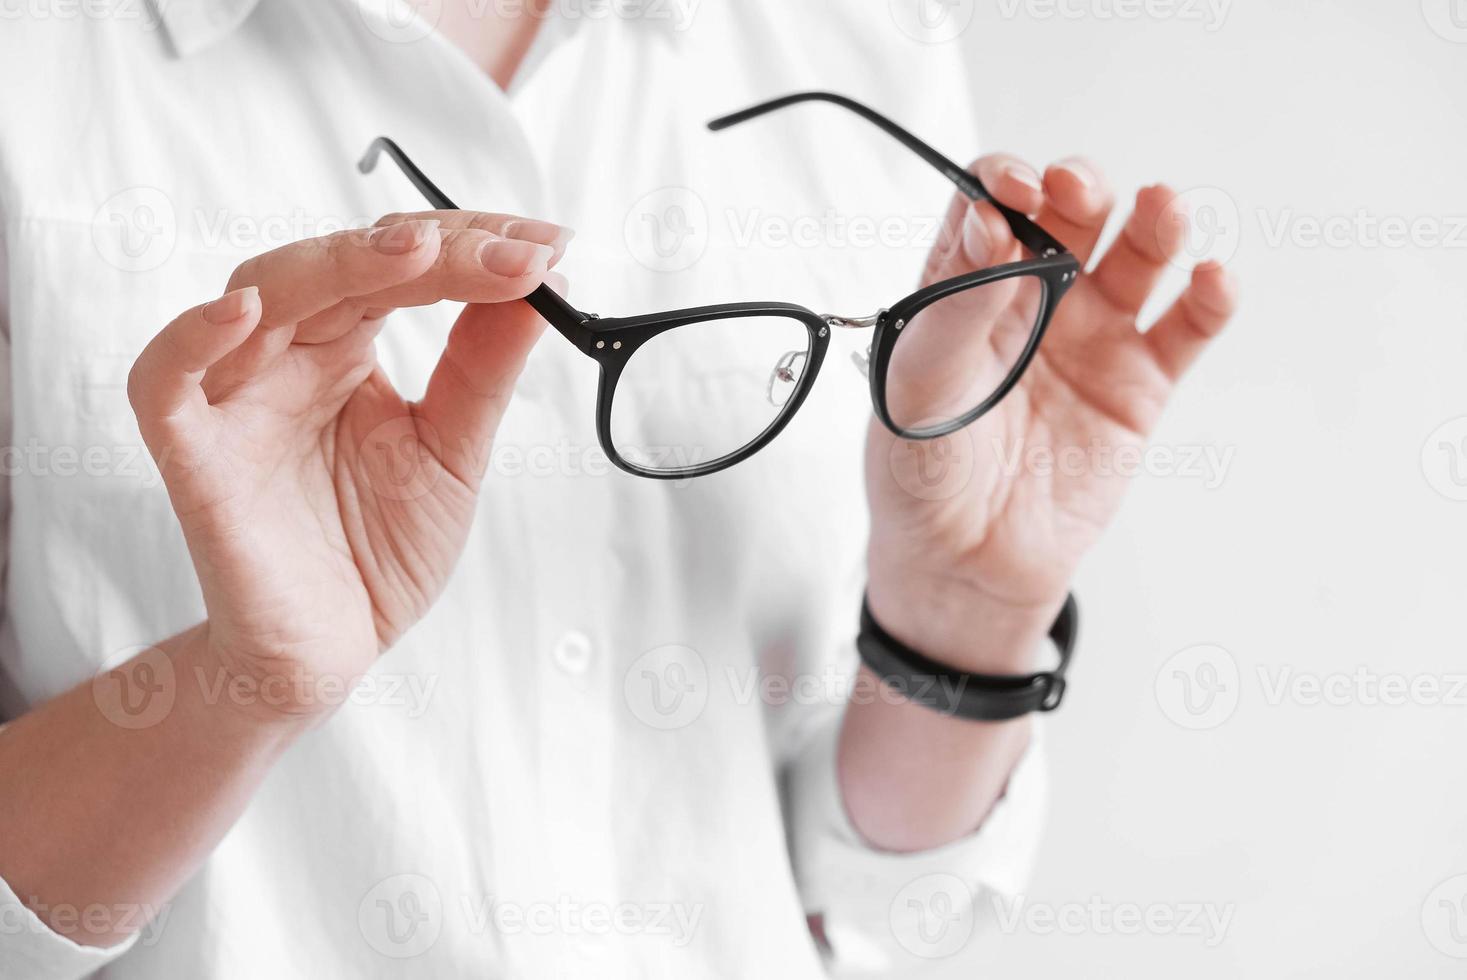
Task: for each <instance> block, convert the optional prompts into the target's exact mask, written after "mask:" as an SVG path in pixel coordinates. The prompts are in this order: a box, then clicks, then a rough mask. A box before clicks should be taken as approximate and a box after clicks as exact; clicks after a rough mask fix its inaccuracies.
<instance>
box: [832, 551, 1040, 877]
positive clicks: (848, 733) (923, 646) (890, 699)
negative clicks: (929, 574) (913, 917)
mask: <svg viewBox="0 0 1467 980" xmlns="http://www.w3.org/2000/svg"><path fill="white" fill-rule="evenodd" d="M878 582H879V579H878V580H876V581H873V583H872V586H873V588H872V591H871V593H870V602H871V606H872V614H873V615H874V616H875V618H876V620H877V621H878V622H879V623H881V624H882V626H883V627H884V628H885V629H886V630H887V631H888V632H890V633H891V634H892V635H893V636H895V637H896V638H897V639H899V640H901V641H902V642H903V643H905V644H907V645H909V646H911V647H912V648H914V649H918V650H921V651H922V652H923V653H924V654H926V655H927V656H930V657H932V658H933V659H935V660H938V661H940V662H942V663H944V664H948V665H950V666H953V667H956V668H958V669H961V670H965V671H971V672H977V673H991V674H1019V673H1028V672H1030V671H1032V670H1034V669H1035V666H1036V665H1035V663H1034V661H1035V659H1036V654H1037V652H1038V651H1039V650H1040V649H1041V647H1042V645H1043V642H1044V636H1045V634H1046V632H1047V627H1048V623H1049V620H1048V619H1046V618H1045V617H1046V616H1049V617H1050V619H1052V615H1051V614H1050V613H1049V612H1048V611H1047V610H1032V611H1027V612H1023V613H1016V612H1015V611H1013V610H1010V609H1000V608H997V607H994V606H989V605H985V604H983V603H981V602H978V601H974V600H972V599H971V598H970V597H966V596H963V597H957V596H954V597H951V598H950V599H947V600H943V599H942V598H940V597H938V596H936V595H934V594H933V593H930V592H927V593H924V594H922V595H921V596H918V595H910V594H907V593H905V592H903V593H902V594H901V595H898V594H897V593H896V592H895V591H894V590H892V589H888V588H886V587H885V586H884V585H878ZM880 683H881V682H880V681H879V680H878V678H877V677H876V675H875V674H874V673H872V672H871V670H870V669H869V668H867V667H865V666H862V668H861V674H860V678H859V680H858V683H857V687H856V691H857V692H858V694H860V695H861V696H857V697H853V698H852V701H851V703H850V704H849V705H848V706H847V708H846V715H845V721H844V723H843V727H842V729H841V735H840V747H839V752H838V756H837V765H838V769H839V778H840V786H841V793H842V796H843V799H844V802H845V806H846V812H847V814H848V816H849V817H850V820H851V823H852V824H853V825H854V826H855V828H856V830H857V831H859V832H860V834H861V835H862V836H863V837H864V838H865V839H866V841H867V842H868V843H870V844H871V845H872V846H874V847H877V848H880V849H883V850H890V851H921V850H927V849H930V848H934V847H939V846H941V845H943V844H947V843H949V842H951V841H954V840H957V839H959V838H961V837H965V836H967V835H969V834H971V833H973V832H974V831H976V830H977V829H978V828H979V826H980V825H981V824H982V823H983V821H984V818H985V817H987V815H988V813H989V811H990V810H992V809H993V805H994V804H995V803H996V802H997V801H998V800H999V798H1000V797H1002V795H1003V792H1004V788H1005V786H1006V785H1007V783H1008V778H1009V775H1010V773H1012V772H1013V769H1014V766H1015V765H1016V764H1017V763H1018V761H1019V759H1020V758H1021V757H1022V756H1023V754H1024V752H1025V750H1026V749H1027V748H1028V745H1029V739H1030V735H1031V732H1032V721H1031V719H1029V718H1028V717H1024V718H1017V719H1014V720H1012V721H1003V722H976V721H969V720H967V719H964V718H958V717H953V716H951V715H947V714H944V713H942V712H940V711H935V710H933V709H932V708H931V707H927V706H924V705H921V704H914V703H912V702H910V701H907V700H905V699H903V698H900V697H898V696H897V695H896V692H894V691H892V690H890V689H885V690H882V689H880V687H879V685H880ZM876 691H880V696H871V694H872V692H876Z"/></svg>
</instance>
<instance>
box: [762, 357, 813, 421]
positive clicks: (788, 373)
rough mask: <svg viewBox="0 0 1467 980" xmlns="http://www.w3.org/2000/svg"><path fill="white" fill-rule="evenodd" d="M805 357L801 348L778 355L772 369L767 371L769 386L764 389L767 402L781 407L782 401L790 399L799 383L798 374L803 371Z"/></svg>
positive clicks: (782, 405)
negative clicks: (767, 398)
mask: <svg viewBox="0 0 1467 980" xmlns="http://www.w3.org/2000/svg"><path fill="white" fill-rule="evenodd" d="M806 357H807V354H806V352H805V351H802V350H792V351H785V353H784V354H782V355H780V358H779V360H778V361H776V362H775V365H774V370H773V371H770V372H769V387H768V390H767V391H766V394H767V395H768V397H769V404H771V405H773V406H774V407H775V408H783V407H784V403H785V402H787V401H789V400H790V395H792V394H794V393H795V388H796V387H797V386H798V385H799V383H800V375H801V374H803V373H804V371H805V359H806Z"/></svg>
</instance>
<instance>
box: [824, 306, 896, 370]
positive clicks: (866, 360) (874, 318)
mask: <svg viewBox="0 0 1467 980" xmlns="http://www.w3.org/2000/svg"><path fill="white" fill-rule="evenodd" d="M886 313H887V311H886V308H885V307H882V308H881V309H879V310H877V311H876V312H875V313H873V314H871V315H870V316H839V315H837V314H834V313H825V314H822V315H821V317H820V319H821V320H823V321H824V322H825V325H826V326H828V327H831V328H839V329H843V330H863V329H865V328H867V327H874V326H876V325H877V324H878V323H880V322H881V318H882V317H884V316H886ZM871 347H872V345H871V344H867V345H866V350H865V352H864V353H863V352H862V351H858V350H856V351H851V363H852V364H854V365H855V366H856V370H857V371H860V372H861V377H863V378H869V377H871Z"/></svg>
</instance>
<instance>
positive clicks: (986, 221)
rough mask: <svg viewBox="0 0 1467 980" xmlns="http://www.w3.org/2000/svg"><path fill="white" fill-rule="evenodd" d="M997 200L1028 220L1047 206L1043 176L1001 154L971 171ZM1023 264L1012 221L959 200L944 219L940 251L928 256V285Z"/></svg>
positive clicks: (956, 197)
mask: <svg viewBox="0 0 1467 980" xmlns="http://www.w3.org/2000/svg"><path fill="white" fill-rule="evenodd" d="M968 169H969V170H970V171H971V172H972V173H974V174H977V175H978V179H979V180H981V181H982V182H983V186H984V187H986V188H988V192H989V193H990V194H992V195H993V197H994V200H996V201H998V202H999V203H1001V204H1004V205H1006V206H1008V207H1011V208H1013V209H1015V210H1016V211H1023V212H1024V213H1026V214H1028V213H1031V212H1032V211H1034V210H1036V209H1037V208H1038V207H1039V206H1040V205H1041V204H1042V203H1043V201H1044V192H1043V190H1042V188H1041V186H1040V182H1039V175H1038V173H1037V172H1035V170H1034V168H1032V167H1030V166H1029V165H1028V164H1026V163H1024V162H1023V161H1022V160H1020V159H1018V158H1017V157H1014V156H1011V155H1009V154H1006V153H995V154H991V155H989V156H985V157H981V158H979V159H978V160H976V161H974V162H973V164H972V165H971V166H970V167H969V168H968ZM1019 258H1022V252H1021V249H1020V246H1019V243H1018V242H1017V241H1016V240H1015V238H1014V234H1013V231H1012V230H1011V229H1010V228H1009V223H1008V221H1007V219H1005V218H1004V216H1003V215H1002V214H1000V213H999V210H998V209H997V208H995V207H994V206H993V204H992V203H990V202H988V201H974V200H972V199H971V198H969V197H968V196H967V195H965V194H955V195H954V196H953V201H952V203H951V205H949V207H948V210H947V214H946V215H945V216H944V218H943V223H942V231H941V233H940V235H939V236H938V240H937V246H936V247H935V248H933V250H932V251H931V252H930V253H929V254H928V257H927V265H926V267H925V268H924V270H923V282H924V283H933V282H937V281H939V280H942V279H950V278H952V277H953V276H960V275H963V274H964V273H968V272H973V271H975V270H977V269H983V268H987V267H988V266H992V265H1000V264H1002V263H1004V262H1012V261H1015V260H1016V259H1019Z"/></svg>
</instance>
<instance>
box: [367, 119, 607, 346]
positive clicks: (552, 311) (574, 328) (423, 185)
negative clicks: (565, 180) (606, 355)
mask: <svg viewBox="0 0 1467 980" xmlns="http://www.w3.org/2000/svg"><path fill="white" fill-rule="evenodd" d="M383 153H386V154H387V155H388V156H389V157H391V158H392V162H393V163H395V164H397V166H398V167H399V168H400V169H401V170H402V172H403V174H405V175H406V176H407V179H408V180H410V181H412V184H413V186H414V187H416V188H417V189H418V191H419V192H420V193H421V194H422V195H423V196H424V197H425V198H427V199H428V203H429V204H431V205H433V207H434V208H435V209H437V210H439V211H458V210H460V208H459V206H458V205H457V204H454V203H453V201H451V200H449V198H448V195H447V194H445V193H443V191H441V190H439V189H438V185H437V184H435V183H433V181H431V180H429V179H428V175H427V174H425V173H423V171H422V170H420V169H418V165H417V164H415V163H413V161H412V160H411V159H409V158H408V155H407V154H406V153H404V152H403V151H402V147H400V146H398V145H397V144H396V143H395V142H393V141H392V140H390V139H388V138H387V137H386V136H379V137H377V138H376V139H375V140H373V141H372V145H371V146H369V147H367V152H366V153H364V154H363V155H362V159H361V160H360V161H358V162H357V169H358V170H360V171H361V172H362V173H364V174H369V173H371V172H372V171H373V170H374V169H375V168H376V166H377V160H378V158H379V157H380V156H381V155H382V154H383ZM525 302H526V303H529V304H530V306H532V307H533V308H534V310H535V312H536V313H539V314H540V315H541V316H542V317H544V318H545V322H546V323H548V324H550V325H551V326H552V327H554V328H555V329H556V330H559V331H560V332H561V334H563V335H564V336H565V338H566V339H567V340H569V341H570V342H571V343H573V344H575V345H576V346H577V347H581V348H583V349H584V348H585V347H586V345H588V344H590V342H591V332H590V331H589V330H587V329H586V321H588V320H589V319H591V318H590V317H589V316H588V315H587V314H585V313H582V312H581V311H580V310H578V309H576V308H575V307H574V306H571V305H570V304H569V303H567V302H566V300H565V297H563V296H561V295H560V294H559V293H557V292H556V291H555V290H553V289H551V288H550V287H549V286H546V285H541V286H539V287H537V288H536V289H535V291H534V292H532V293H530V295H528V296H526V297H525Z"/></svg>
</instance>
